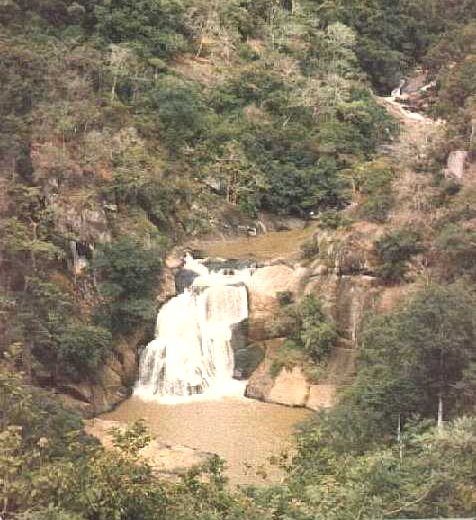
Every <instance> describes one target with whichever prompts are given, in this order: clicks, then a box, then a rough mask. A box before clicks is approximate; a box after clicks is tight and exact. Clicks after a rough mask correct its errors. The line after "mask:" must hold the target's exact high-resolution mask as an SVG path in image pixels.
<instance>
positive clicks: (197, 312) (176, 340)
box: [134, 255, 252, 402]
mask: <svg viewBox="0 0 476 520" xmlns="http://www.w3.org/2000/svg"><path fill="white" fill-rule="evenodd" d="M184 269H185V270H187V271H189V272H192V273H194V275H195V277H194V278H193V277H192V278H193V281H192V282H191V286H190V287H186V288H184V291H183V293H182V294H179V295H178V296H175V297H174V298H172V299H171V300H169V301H168V302H167V303H166V304H165V305H164V306H163V307H162V308H161V309H160V311H159V313H158V316H157V328H156V337H155V339H154V340H152V341H151V342H150V343H149V344H148V345H147V346H146V348H145V349H144V351H143V352H142V355H141V359H140V365H139V380H138V383H137V385H136V387H135V390H134V393H135V394H136V395H139V396H141V397H143V398H145V399H153V400H157V401H161V402H175V401H183V400H187V399H190V398H196V397H197V396H201V397H212V398H213V397H220V396H224V395H237V394H240V395H242V394H243V383H242V382H239V381H236V380H235V379H233V369H234V359H233V348H232V338H233V328H234V327H236V326H237V325H238V324H240V323H241V322H243V321H244V320H245V319H246V318H247V317H248V294H247V289H246V285H245V283H246V281H247V280H248V278H249V277H250V276H251V274H252V271H251V269H249V268H243V269H239V270H234V269H218V270H217V271H213V270H211V269H209V268H208V267H207V266H206V265H204V264H203V262H201V261H199V260H195V259H194V258H192V257H191V256H190V255H187V256H186V257H185V265H184Z"/></svg>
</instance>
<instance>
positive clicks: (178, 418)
mask: <svg viewBox="0 0 476 520" xmlns="http://www.w3.org/2000/svg"><path fill="white" fill-rule="evenodd" d="M310 413H311V412H310V411H309V410H305V409H302V408H289V407H285V406H280V405H275V404H268V403H261V402H259V401H254V400H252V399H246V398H244V397H243V398H240V397H229V398H222V399H220V400H214V401H195V402H188V403H183V404H171V405H166V404H158V403H155V402H150V401H143V400H141V399H140V398H139V397H136V396H133V397H131V398H130V399H128V400H127V401H125V402H124V403H122V404H121V405H120V406H119V407H118V408H116V409H115V410H114V411H113V412H110V413H108V414H105V415H103V416H102V418H103V419H107V420H115V421H121V422H133V421H136V420H138V419H144V421H145V422H146V423H147V424H148V426H149V428H150V429H151V431H152V432H153V433H154V434H155V436H156V437H157V438H158V439H159V440H161V441H163V442H166V443H168V444H172V445H174V444H175V445H185V446H190V447H192V448H197V449H199V450H202V451H207V452H212V453H216V454H218V455H219V456H220V457H222V458H224V459H225V460H226V461H227V464H228V469H227V476H228V477H229V479H230V483H231V484H232V485H237V484H260V483H270V482H278V481H279V480H280V479H281V478H282V476H283V474H282V471H281V470H280V469H279V468H278V467H276V466H274V465H271V464H270V462H269V459H270V457H273V456H279V455H280V454H281V452H283V451H286V450H292V447H293V437H292V434H293V431H294V429H295V427H296V425H297V424H299V423H300V422H302V421H303V420H305V419H306V417H308V416H309V415H310Z"/></svg>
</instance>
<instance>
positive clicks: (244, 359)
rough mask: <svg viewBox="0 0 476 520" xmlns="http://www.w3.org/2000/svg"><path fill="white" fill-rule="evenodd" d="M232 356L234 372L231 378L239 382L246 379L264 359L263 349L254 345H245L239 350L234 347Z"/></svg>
mask: <svg viewBox="0 0 476 520" xmlns="http://www.w3.org/2000/svg"><path fill="white" fill-rule="evenodd" d="M245 341H246V338H245ZM234 354H235V371H234V374H233V377H234V378H235V379H240V380H244V379H248V378H249V377H250V376H251V375H252V374H253V373H254V372H255V370H256V369H257V368H258V366H259V365H260V363H261V362H262V361H263V359H264V351H263V349H262V348H261V347H260V346H259V345H256V344H252V345H246V344H245V345H242V346H241V347H239V348H235V347H234Z"/></svg>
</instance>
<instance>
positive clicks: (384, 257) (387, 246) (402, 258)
mask: <svg viewBox="0 0 476 520" xmlns="http://www.w3.org/2000/svg"><path fill="white" fill-rule="evenodd" d="M375 246H376V249H377V254H378V255H379V257H380V260H381V262H382V265H381V266H380V267H379V270H378V272H379V275H380V276H381V277H382V278H383V279H384V280H385V281H387V282H399V281H401V280H403V279H404V277H405V274H406V272H407V270H408V266H407V262H408V260H409V259H410V258H411V257H412V256H413V255H416V254H418V253H421V252H422V251H423V247H422V244H421V239H420V235H419V233H417V232H416V231H413V230H411V229H408V228H403V229H398V230H396V231H391V232H389V233H387V234H385V235H384V236H383V237H382V238H380V240H378V241H377V242H376V244H375Z"/></svg>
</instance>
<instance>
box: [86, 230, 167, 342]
mask: <svg viewBox="0 0 476 520" xmlns="http://www.w3.org/2000/svg"><path fill="white" fill-rule="evenodd" d="M162 255H163V251H162V249H161V245H160V243H159V244H157V243H155V244H154V243H151V244H150V246H147V244H144V242H142V241H141V240H139V239H138V238H137V237H129V236H123V237H121V238H119V239H117V240H115V241H114V242H111V243H110V244H104V245H103V246H101V247H100V248H99V249H98V252H97V255H96V257H95V258H94V261H93V268H94V269H95V271H96V272H97V274H98V277H99V279H100V285H99V291H100V293H101V295H102V296H103V298H104V300H105V301H104V303H103V305H102V306H101V307H100V308H99V309H98V311H99V315H100V316H101V317H102V320H103V321H104V322H105V323H107V324H108V326H109V327H110V328H111V330H112V331H113V332H127V331H129V330H130V329H131V327H133V326H136V325H138V324H140V323H144V321H148V320H149V319H151V318H152V317H153V316H154V313H155V312H154V311H155V307H154V305H153V300H152V293H153V288H154V284H155V283H157V280H158V276H159V274H160V271H161V268H162Z"/></svg>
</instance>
